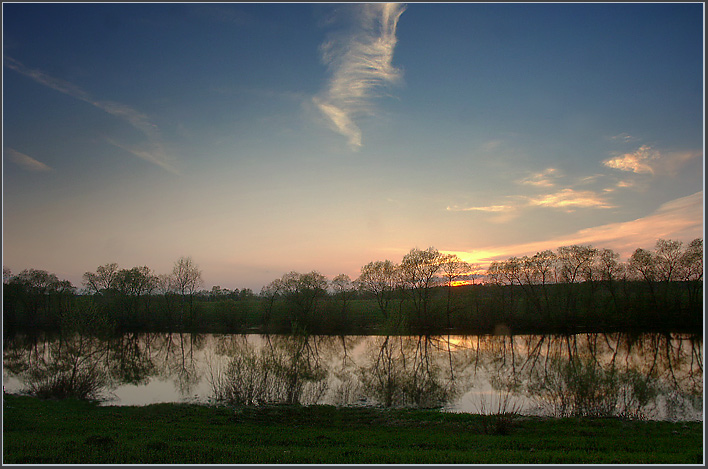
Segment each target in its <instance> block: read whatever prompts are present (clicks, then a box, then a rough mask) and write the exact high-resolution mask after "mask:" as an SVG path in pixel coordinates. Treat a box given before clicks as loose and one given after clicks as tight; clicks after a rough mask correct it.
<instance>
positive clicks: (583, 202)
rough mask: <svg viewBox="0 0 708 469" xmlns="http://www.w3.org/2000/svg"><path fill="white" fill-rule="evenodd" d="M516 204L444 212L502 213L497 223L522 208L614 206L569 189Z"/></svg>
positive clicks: (453, 208)
mask: <svg viewBox="0 0 708 469" xmlns="http://www.w3.org/2000/svg"><path fill="white" fill-rule="evenodd" d="M513 198H514V199H517V200H518V202H516V203H513V204H496V205H487V206H470V207H466V206H460V205H449V206H447V208H446V210H447V211H448V212H488V213H496V214H499V213H504V214H506V215H507V216H504V217H497V218H496V219H494V220H491V221H495V222H498V223H503V222H506V221H509V220H511V219H512V218H513V216H512V214H515V213H516V214H518V211H519V210H520V209H522V208H524V207H545V208H554V209H563V210H565V211H573V210H575V209H576V208H593V209H607V208H614V207H615V206H614V205H612V204H610V203H608V202H607V201H606V200H604V199H603V198H602V196H601V195H599V194H597V193H595V192H593V191H576V190H573V189H571V188H565V189H562V190H560V191H557V192H553V193H547V194H542V195H539V196H536V197H531V196H514V197H513Z"/></svg>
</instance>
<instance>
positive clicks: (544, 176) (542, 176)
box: [518, 168, 560, 187]
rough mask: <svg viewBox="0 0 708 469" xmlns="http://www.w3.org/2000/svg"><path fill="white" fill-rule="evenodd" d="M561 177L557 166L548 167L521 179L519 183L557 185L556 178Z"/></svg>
mask: <svg viewBox="0 0 708 469" xmlns="http://www.w3.org/2000/svg"><path fill="white" fill-rule="evenodd" d="M558 177H560V172H559V171H558V170H557V169H555V168H547V169H545V170H544V171H541V172H540V173H534V174H532V175H530V176H528V177H526V178H524V179H521V180H520V181H518V182H519V184H527V185H531V186H537V187H553V186H555V184H556V183H555V181H554V178H558Z"/></svg>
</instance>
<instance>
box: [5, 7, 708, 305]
mask: <svg viewBox="0 0 708 469" xmlns="http://www.w3.org/2000/svg"><path fill="white" fill-rule="evenodd" d="M2 8H3V168H2V169H3V171H2V173H3V266H4V267H8V268H10V269H11V270H12V272H13V273H19V272H20V271H21V270H23V269H27V268H35V269H43V270H47V271H49V272H53V273H55V274H57V276H58V277H59V278H62V279H67V280H70V281H71V282H72V283H73V284H74V285H76V286H77V287H81V277H82V275H83V273H84V272H87V271H95V270H96V268H97V267H98V266H100V265H104V264H107V263H112V262H116V263H118V264H119V266H120V267H121V268H131V267H135V266H143V265H147V266H148V267H150V268H151V269H153V270H154V271H155V272H156V273H168V272H170V271H171V270H172V266H173V264H174V262H175V261H176V260H177V259H178V258H180V257H182V256H190V257H191V258H192V259H193V261H194V262H195V263H196V264H197V265H198V266H199V268H200V269H201V270H202V272H203V279H204V287H205V288H207V289H210V288H211V287H212V286H215V285H219V286H221V287H222V288H229V289H233V288H239V289H243V288H251V289H252V290H254V291H255V292H258V291H260V288H261V287H262V286H263V285H265V284H267V283H269V282H270V281H271V280H273V279H275V278H279V277H280V276H282V275H283V274H284V273H286V272H289V271H293V270H294V271H298V272H309V271H311V270H317V271H319V272H321V273H323V274H324V275H326V276H327V277H329V278H330V279H331V278H333V277H334V276H335V275H337V274H340V273H345V274H347V275H349V276H350V277H351V278H352V279H354V278H356V277H357V276H358V274H359V271H360V268H361V267H362V266H363V265H365V264H367V263H368V262H372V261H376V260H385V259H389V260H392V261H394V262H400V260H401V259H402V257H403V256H404V255H405V254H406V253H407V252H408V251H410V249H412V248H419V249H426V248H428V247H430V246H433V247H435V248H436V249H438V250H440V251H444V252H451V253H457V254H458V255H459V256H460V257H462V258H463V259H465V260H468V261H470V262H477V263H481V264H482V265H485V264H488V263H489V262H490V261H492V260H500V259H506V258H508V257H510V256H522V255H533V254H534V253H536V252H538V251H541V250H544V249H556V248H558V247H560V246H563V245H570V244H585V245H587V244H590V245H593V246H595V247H598V248H610V249H615V250H616V251H617V252H619V253H620V254H621V255H622V258H623V259H626V258H627V257H628V256H629V255H630V254H631V253H632V252H633V251H634V250H635V249H636V248H640V247H641V248H644V249H652V248H653V247H654V244H655V242H656V240H657V239H659V238H664V239H675V240H680V241H684V242H686V243H688V242H690V241H691V240H692V239H694V238H699V237H703V231H704V224H703V207H704V202H703V186H704V147H705V141H704V124H705V122H704V118H703V116H704V103H705V101H704V50H703V44H704V24H703V18H704V5H703V4H702V3H623V4H619V3H595V4H593V3H585V4H577V3H568V4H562V3H561V4H559V3H539V4H537V3H509V4H505V3H489V4H486V3H462V4H441V3H412V4H407V5H406V4H383V3H373V4H341V3H339V4H318V3H314V4H313V3H303V4H297V3H296V4H287V3H278V4H263V3H257V4H256V3H253V4H251V3H235V4H230V3H175V4H169V3H167V4H165V3H153V4H141V3H130V4H126V3H112V4H103V3H95V4H90V3H89V4H87V3H64V4H62V3H58V4H55V3H37V4H33V3H3V6H2Z"/></svg>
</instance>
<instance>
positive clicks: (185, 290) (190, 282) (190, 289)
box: [170, 257, 203, 323]
mask: <svg viewBox="0 0 708 469" xmlns="http://www.w3.org/2000/svg"><path fill="white" fill-rule="evenodd" d="M171 277H172V278H171V279H170V282H171V286H172V288H173V289H174V290H175V291H176V292H177V293H179V294H180V297H181V299H182V303H181V304H182V311H181V312H182V317H184V304H185V301H186V297H187V296H188V297H189V318H188V319H189V322H190V323H192V322H193V321H194V314H193V313H194V308H193V306H194V305H193V298H194V292H196V291H197V290H198V289H199V287H201V286H202V284H203V281H202V271H201V270H199V267H198V266H197V265H196V264H195V263H194V261H192V258H191V257H180V258H179V259H178V260H177V261H176V262H175V265H174V267H173V268H172V276H171Z"/></svg>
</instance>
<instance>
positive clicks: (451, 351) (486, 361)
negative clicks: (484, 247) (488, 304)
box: [3, 333, 703, 420]
mask: <svg viewBox="0 0 708 469" xmlns="http://www.w3.org/2000/svg"><path fill="white" fill-rule="evenodd" d="M3 364H4V367H3V386H4V389H5V391H6V392H13V393H19V392H23V393H24V392H28V393H36V394H42V393H52V392H56V390H57V389H60V390H67V389H69V390H75V389H78V390H79V391H83V392H85V393H87V394H88V395H92V396H95V397H99V398H101V399H103V400H104V404H107V405H146V404H152V403H158V402H214V401H222V402H229V403H232V404H240V405H261V404H264V403H301V404H305V405H307V404H314V403H321V404H333V405H352V406H361V405H378V406H418V407H440V408H443V409H445V410H448V411H454V412H483V413H494V412H499V411H515V412H521V413H525V414H534V415H558V416H560V415H625V416H631V417H639V418H649V419H666V420H702V419H703V406H702V403H703V342H702V339H700V338H695V337H691V336H686V335H679V334H672V335H659V334H643V335H638V336H628V335H626V334H619V333H617V334H582V335H575V336H551V335H523V336H465V337H462V336H435V337H418V336H403V337H400V336H396V337H393V336H392V337H383V336H346V337H336V336H335V337H333V336H309V337H296V336H283V335H271V336H262V335H212V334H198V335H197V334H176V333H172V334H169V333H143V334H126V335H124V336H122V337H120V338H116V339H112V340H110V341H101V340H98V339H95V338H89V337H82V336H78V335H75V336H72V337H68V338H67V337H64V338H59V337H53V338H50V337H48V336H47V337H25V336H16V337H13V338H9V339H5V341H4V350H3Z"/></svg>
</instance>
